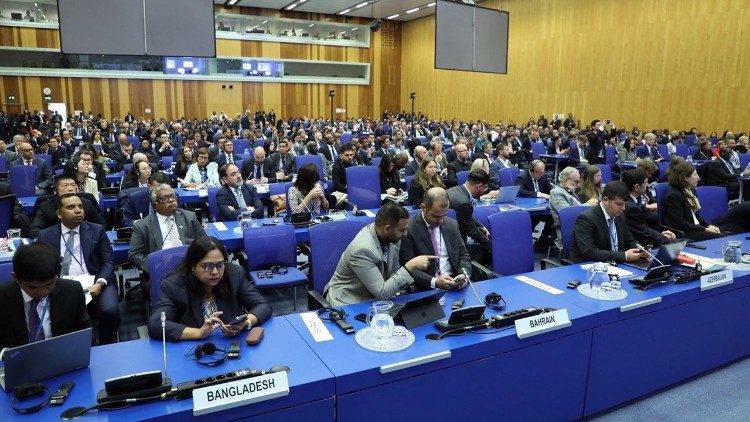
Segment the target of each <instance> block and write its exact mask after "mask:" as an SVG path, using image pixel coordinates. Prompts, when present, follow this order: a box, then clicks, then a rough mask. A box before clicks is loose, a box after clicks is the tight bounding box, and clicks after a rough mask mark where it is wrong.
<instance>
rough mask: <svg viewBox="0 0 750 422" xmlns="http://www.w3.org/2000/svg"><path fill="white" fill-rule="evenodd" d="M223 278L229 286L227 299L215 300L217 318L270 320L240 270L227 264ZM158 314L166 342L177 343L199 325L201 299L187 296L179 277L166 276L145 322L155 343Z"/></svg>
mask: <svg viewBox="0 0 750 422" xmlns="http://www.w3.org/2000/svg"><path fill="white" fill-rule="evenodd" d="M224 276H225V278H226V281H227V283H228V284H229V297H228V298H226V299H222V298H219V297H216V307H217V308H218V309H219V310H220V311H223V312H224V313H223V314H222V315H221V316H219V318H220V319H221V320H222V321H224V323H229V322H230V321H232V319H234V318H235V317H237V316H240V315H242V314H244V313H246V312H248V313H251V314H253V315H255V316H256V317H258V319H259V320H260V322H261V323H262V322H263V321H265V320H267V319H268V318H270V317H271V313H272V312H273V311H272V310H271V307H270V306H269V305H268V302H266V299H265V298H263V296H261V294H260V293H258V291H257V290H256V289H255V286H254V285H253V283H251V282H250V281H249V280H248V279H247V276H246V275H245V271H244V270H243V269H242V267H240V266H239V265H236V264H231V263H230V264H227V266H226V267H225V269H224ZM196 282H197V281H196ZM197 283H200V282H197ZM162 311H163V312H164V313H165V316H166V319H167V322H166V338H167V340H169V341H178V340H179V339H180V336H181V335H182V332H183V331H184V330H185V328H186V327H192V328H199V327H200V326H201V325H203V321H204V318H203V297H191V296H190V293H189V290H188V286H187V280H186V279H184V278H183V275H182V274H180V273H175V274H172V275H170V276H169V277H167V278H166V279H165V280H164V281H163V282H162V283H161V293H160V294H159V298H158V300H157V302H156V307H155V308H154V311H153V312H152V313H151V317H150V318H149V322H148V333H149V335H150V336H151V338H153V339H156V340H161V319H160V315H161V312H162ZM240 335H242V334H240Z"/></svg>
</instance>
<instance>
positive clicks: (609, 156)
mask: <svg viewBox="0 0 750 422" xmlns="http://www.w3.org/2000/svg"><path fill="white" fill-rule="evenodd" d="M604 160H605V163H606V164H607V165H609V166H614V165H615V164H617V148H615V147H614V146H612V145H605V146H604Z"/></svg>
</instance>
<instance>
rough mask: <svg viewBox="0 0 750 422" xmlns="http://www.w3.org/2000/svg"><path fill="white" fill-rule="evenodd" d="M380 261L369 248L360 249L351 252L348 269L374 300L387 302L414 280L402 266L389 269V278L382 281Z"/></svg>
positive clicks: (392, 246)
mask: <svg viewBox="0 0 750 422" xmlns="http://www.w3.org/2000/svg"><path fill="white" fill-rule="evenodd" d="M390 247H391V248H394V247H396V245H391V246H390ZM380 261H381V259H380V256H379V255H378V254H377V253H376V252H375V251H373V250H372V249H371V248H369V247H361V248H359V249H357V250H355V251H352V253H351V255H350V260H349V268H351V269H352V271H353V272H354V274H355V275H356V276H357V278H358V279H359V281H361V282H362V284H363V285H364V286H365V288H366V289H367V291H368V292H370V294H372V295H373V296H374V297H375V298H376V299H378V300H389V299H391V298H392V297H394V296H396V293H398V292H399V291H400V290H403V289H404V288H406V287H407V286H409V285H410V284H412V282H413V281H414V279H413V278H412V276H411V274H409V271H407V270H406V268H404V267H403V266H402V267H399V268H398V269H396V268H389V271H390V274H391V276H390V277H389V278H388V279H387V280H384V279H383V274H382V273H381V272H380V269H379V268H378V265H379V264H380ZM428 284H429V283H428Z"/></svg>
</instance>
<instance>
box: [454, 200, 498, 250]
mask: <svg viewBox="0 0 750 422" xmlns="http://www.w3.org/2000/svg"><path fill="white" fill-rule="evenodd" d="M454 209H455V210H456V221H457V222H458V228H459V232H460V233H461V236H462V237H464V236H466V237H470V238H472V239H474V242H476V243H478V244H480V245H482V247H483V248H485V249H486V250H490V248H491V247H492V245H491V243H490V239H488V238H487V236H485V235H484V231H482V229H481V227H482V226H481V223H479V222H478V221H477V220H475V219H474V216H473V215H472V211H473V208H472V206H471V204H470V203H469V202H464V203H462V204H458V206H457V207H456V208H454ZM461 243H463V241H462V242H461Z"/></svg>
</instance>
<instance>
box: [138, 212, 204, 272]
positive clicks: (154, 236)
mask: <svg viewBox="0 0 750 422" xmlns="http://www.w3.org/2000/svg"><path fill="white" fill-rule="evenodd" d="M174 219H175V220H174V221H175V225H176V226H177V232H178V233H179V235H180V240H181V241H182V244H183V245H189V244H191V243H192V242H193V241H194V240H195V239H197V238H199V237H203V236H205V235H206V232H205V231H204V230H203V226H202V225H201V223H200V221H199V220H198V218H197V217H196V216H195V213H194V212H192V211H187V210H182V209H177V210H176V211H175V214H174ZM163 245H164V233H162V232H161V229H160V228H159V220H158V219H157V217H156V212H152V213H151V214H149V215H148V217H145V218H142V219H140V220H138V221H136V222H135V223H134V224H133V236H132V237H131V238H130V250H129V251H128V260H130V263H131V264H133V265H134V266H136V267H138V268H139V269H140V270H141V271H143V272H144V273H148V254H150V253H151V252H156V251H160V250H161V249H162V246H163Z"/></svg>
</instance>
